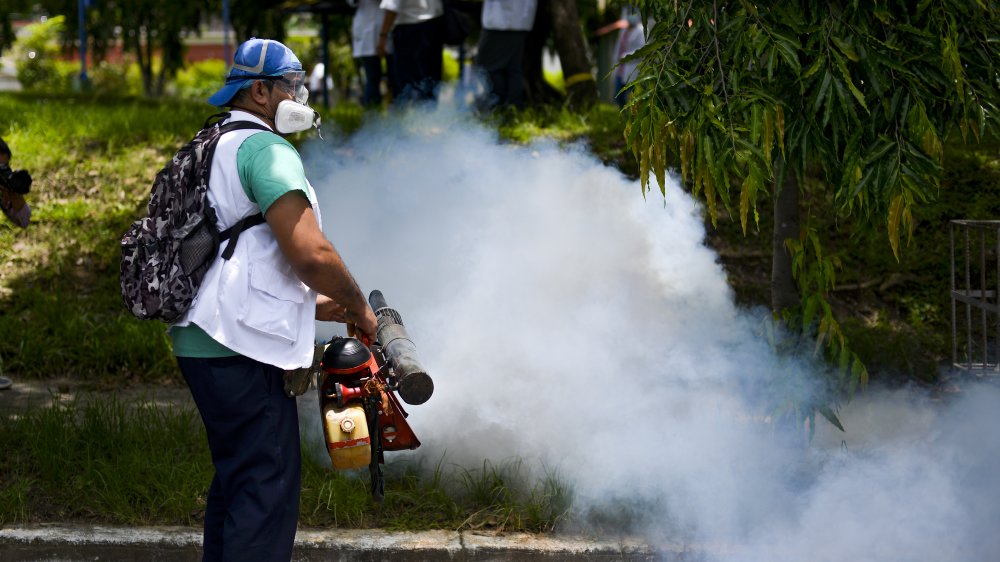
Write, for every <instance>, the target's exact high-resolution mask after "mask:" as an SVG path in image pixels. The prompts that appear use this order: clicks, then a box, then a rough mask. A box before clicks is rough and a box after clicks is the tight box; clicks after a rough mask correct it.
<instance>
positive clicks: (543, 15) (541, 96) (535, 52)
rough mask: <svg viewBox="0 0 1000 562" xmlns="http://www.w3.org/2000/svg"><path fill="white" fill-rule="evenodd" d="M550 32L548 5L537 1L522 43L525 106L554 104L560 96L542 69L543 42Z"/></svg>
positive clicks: (543, 0)
mask: <svg viewBox="0 0 1000 562" xmlns="http://www.w3.org/2000/svg"><path fill="white" fill-rule="evenodd" d="M551 32H552V16H551V10H550V9H549V3H548V2H547V1H546V0H539V2H538V11H537V12H536V13H535V25H534V26H532V28H531V31H530V32H529V33H528V38H527V39H526V40H525V42H524V62H523V63H522V64H523V66H522V70H521V73H522V75H523V76H524V101H525V103H526V104H527V105H532V106H539V105H545V104H547V103H556V102H558V101H559V100H560V99H561V98H562V96H560V95H559V92H558V91H557V90H556V89H555V88H553V87H552V86H550V85H549V83H548V82H546V81H545V72H544V69H543V68H542V57H543V55H544V47H545V41H546V40H548V38H549V34H550V33H551Z"/></svg>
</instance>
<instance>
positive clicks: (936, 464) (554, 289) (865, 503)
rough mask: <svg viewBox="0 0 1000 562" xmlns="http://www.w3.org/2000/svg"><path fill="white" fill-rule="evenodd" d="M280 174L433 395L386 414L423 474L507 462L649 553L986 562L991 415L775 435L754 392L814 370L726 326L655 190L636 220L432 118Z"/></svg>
mask: <svg viewBox="0 0 1000 562" xmlns="http://www.w3.org/2000/svg"><path fill="white" fill-rule="evenodd" d="M303 156H304V158H305V162H306V169H307V173H308V175H309V176H310V178H312V180H313V183H314V185H315V186H316V188H317V191H318V193H319V198H320V202H321V208H322V212H323V220H324V230H325V231H326V233H327V236H328V237H329V238H330V239H331V240H332V241H333V243H334V244H335V245H336V247H337V248H338V250H339V251H340V252H341V254H342V255H343V256H344V259H345V261H346V262H347V263H348V265H349V267H350V269H351V270H352V272H353V273H354V274H355V277H356V278H357V280H358V282H359V284H360V285H361V286H362V288H363V289H365V290H366V292H367V291H370V290H372V289H376V288H377V289H381V290H382V291H383V292H384V294H385V296H386V298H387V300H388V302H389V305H390V306H392V307H394V308H396V309H397V310H399V311H400V313H401V314H402V316H403V319H404V322H405V323H406V325H407V328H408V330H409V332H410V335H411V336H412V338H413V339H414V341H415V342H416V344H417V347H418V349H419V351H420V354H421V358H422V360H423V362H424V366H425V367H426V368H427V369H428V371H429V372H430V373H431V376H432V377H433V378H434V382H435V394H434V396H433V397H432V398H431V400H430V401H429V402H427V403H426V404H424V405H421V406H414V407H409V408H408V411H409V412H410V414H411V415H410V418H409V421H410V423H411V425H412V426H413V428H414V430H415V431H416V432H417V435H418V436H419V437H420V438H421V440H422V441H423V446H422V447H421V448H420V449H419V450H418V451H417V452H416V453H415V454H416V455H418V456H422V457H424V458H427V459H430V464H431V465H433V464H434V463H435V462H436V460H437V459H439V458H441V456H442V455H444V454H446V459H447V461H448V462H452V463H457V464H460V465H463V466H469V467H473V468H474V467H477V466H480V467H481V466H482V461H483V459H494V460H498V461H502V460H504V459H511V458H521V459H525V460H526V461H528V462H530V463H537V464H538V465H542V466H545V467H548V468H549V469H555V470H557V471H558V473H559V475H560V476H561V477H562V478H564V479H566V480H567V481H569V482H570V483H571V484H572V485H573V488H574V493H575V494H576V497H577V502H578V507H580V506H584V507H586V506H595V507H597V508H600V507H601V506H606V505H609V504H610V503H611V502H619V503H621V502H624V503H626V504H633V505H643V506H644V509H647V510H648V511H649V522H650V524H649V527H650V529H651V531H650V532H651V535H650V536H651V537H653V538H654V540H667V539H671V540H676V539H677V538H678V537H679V538H680V539H682V540H685V541H693V542H695V543H697V542H699V541H722V542H723V543H724V544H727V545H732V550H731V551H727V552H728V554H727V556H726V557H725V558H726V559H746V560H794V559H805V558H811V559H820V560H835V559H836V560H845V559H856V560H985V559H991V558H994V559H995V556H996V555H995V553H996V552H1000V548H998V547H1000V539H997V538H995V537H996V532H995V530H996V529H997V528H998V527H1000V479H997V478H995V477H992V476H993V472H994V467H996V466H997V463H998V461H1000V437H998V436H1000V432H997V431H995V428H996V427H998V425H997V422H998V421H1000V408H998V406H1000V392H998V391H997V389H995V388H992V387H989V386H978V387H973V388H968V389H966V390H965V392H964V393H963V398H960V399H953V400H945V401H931V400H928V399H926V398H924V397H922V396H921V395H920V394H919V393H916V392H914V393H906V392H900V393H895V394H880V393H875V392H872V393H869V394H864V395H861V397H860V398H858V399H856V400H855V401H854V402H852V403H851V404H850V405H849V406H847V407H845V408H844V409H843V410H842V411H841V419H842V421H843V422H844V424H845V425H846V427H847V429H848V432H847V433H846V434H844V433H841V432H839V431H837V430H836V429H833V428H832V427H831V426H829V424H826V422H823V421H821V422H820V424H819V428H818V431H817V435H816V437H815V439H814V441H813V442H812V443H811V444H805V443H803V439H798V440H796V439H787V438H785V437H783V436H781V435H778V434H776V433H775V431H774V430H773V426H772V425H770V424H768V423H765V420H766V416H767V415H768V414H769V413H770V412H766V411H764V412H762V411H759V410H760V402H759V401H758V400H757V398H759V393H760V392H761V389H762V388H763V387H765V386H768V385H770V384H772V383H775V382H778V381H788V380H794V381H807V380H808V378H809V373H810V372H812V371H813V370H814V369H815V367H814V366H812V365H811V364H810V363H809V361H807V360H799V359H794V358H788V357H778V356H776V355H775V354H774V353H773V352H772V350H771V347H770V346H769V344H768V343H767V339H766V337H765V335H764V333H763V331H762V329H761V327H762V322H761V321H760V319H759V317H760V316H761V315H755V314H752V313H750V312H748V311H743V310H740V309H738V308H737V307H736V306H735V305H734V304H733V299H732V295H731V292H730V289H729V288H728V286H727V284H726V279H725V274H724V272H723V270H722V268H721V266H720V265H719V264H718V262H717V258H716V256H715V255H714V253H713V252H712V251H711V250H710V249H708V248H707V247H706V246H705V245H704V243H703V237H704V227H703V223H702V220H701V212H700V210H699V208H698V206H697V204H696V203H695V202H694V201H693V200H692V199H691V198H690V197H689V196H688V195H687V194H685V193H684V192H683V191H682V190H681V189H680V188H679V187H678V186H677V185H676V183H673V182H671V183H670V184H669V185H668V186H667V189H666V203H665V204H664V201H663V200H662V199H661V198H660V197H659V195H658V194H655V193H654V194H653V195H651V196H650V197H649V198H648V199H646V200H644V199H643V197H642V195H641V192H640V189H639V186H638V184H637V182H634V181H630V180H628V179H627V178H625V177H623V176H622V175H621V174H620V173H619V172H617V171H615V170H613V169H610V168H607V167H605V166H603V165H601V164H600V163H599V162H598V161H596V160H595V159H594V158H593V157H591V156H589V155H588V154H587V152H586V150H585V149H584V148H582V147H577V148H574V149H564V148H560V147H558V146H556V145H555V144H553V143H550V142H545V141H542V142H539V143H536V144H534V145H532V146H530V147H521V146H515V145H509V144H503V143H500V142H498V140H497V138H496V136H495V134H494V133H493V132H492V131H490V130H487V129H486V128H484V127H481V126H479V125H477V124H475V123H473V122H471V121H469V120H468V119H467V118H465V117H463V116H461V115H458V114H454V113H451V112H449V111H448V110H447V109H440V110H438V111H436V112H434V113H430V114H409V115H407V116H405V117H401V116H393V117H390V118H387V119H385V120H384V121H381V122H377V123H371V124H369V125H367V126H366V128H365V129H363V130H362V131H360V132H359V133H357V134H356V135H354V136H353V137H352V138H351V139H350V140H348V141H343V142H340V143H319V142H316V143H312V144H309V145H307V146H306V147H305V148H304V150H303ZM324 330H325V331H326V333H327V334H328V333H330V328H329V326H326V327H324ZM802 384H803V385H804V388H805V390H803V391H802V392H809V388H808V384H806V383H805V382H803V383H802ZM317 423H318V422H317ZM844 443H846V447H845V446H844ZM318 446H319V447H321V446H322V445H321V444H319V445H318ZM396 454H397V453H390V454H389V455H388V456H389V458H388V461H389V462H390V463H391V462H392V457H393V455H396ZM710 554H711V553H710V551H709V557H711V556H710Z"/></svg>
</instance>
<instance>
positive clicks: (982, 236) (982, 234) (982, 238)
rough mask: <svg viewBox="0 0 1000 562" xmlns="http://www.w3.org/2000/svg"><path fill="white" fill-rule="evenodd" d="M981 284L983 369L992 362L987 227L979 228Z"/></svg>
mask: <svg viewBox="0 0 1000 562" xmlns="http://www.w3.org/2000/svg"><path fill="white" fill-rule="evenodd" d="M979 284H980V285H981V286H982V295H983V297H982V299H983V307H982V308H981V309H980V317H981V318H982V323H983V369H986V368H987V366H988V365H989V364H990V346H989V341H990V340H989V337H990V334H989V330H988V329H987V327H986V326H987V324H986V317H987V312H986V305H988V304H989V300H990V297H989V293H987V292H986V227H985V226H983V227H981V228H980V229H979Z"/></svg>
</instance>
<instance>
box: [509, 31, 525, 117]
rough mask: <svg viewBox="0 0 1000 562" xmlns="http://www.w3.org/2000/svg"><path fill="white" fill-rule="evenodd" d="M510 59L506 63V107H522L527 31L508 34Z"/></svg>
mask: <svg viewBox="0 0 1000 562" xmlns="http://www.w3.org/2000/svg"><path fill="white" fill-rule="evenodd" d="M510 35H511V37H510V49H511V53H510V59H509V60H508V61H507V68H506V71H507V72H506V78H507V95H506V103H507V104H508V105H511V106H514V107H517V108H521V107H524V65H523V62H524V42H525V40H526V39H527V38H528V32H527V31H511V32H510Z"/></svg>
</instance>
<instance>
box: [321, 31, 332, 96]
mask: <svg viewBox="0 0 1000 562" xmlns="http://www.w3.org/2000/svg"><path fill="white" fill-rule="evenodd" d="M321 17H322V18H323V25H322V26H320V35H321V37H320V39H321V40H322V41H323V48H322V51H321V52H322V53H323V86H322V89H323V107H326V108H327V109H329V108H330V88H329V87H327V84H326V77H327V76H329V75H330V18H329V16H327V15H326V14H325V13H324V14H323V15H322V16H321Z"/></svg>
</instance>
